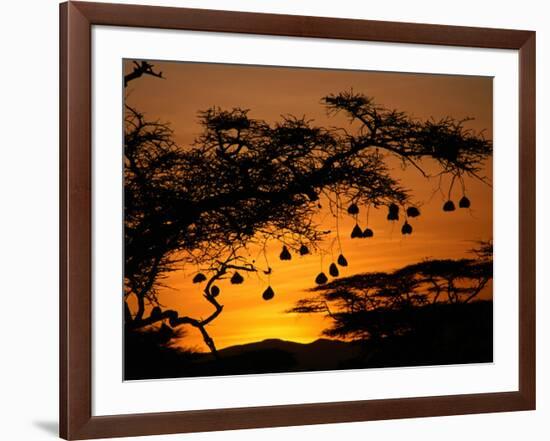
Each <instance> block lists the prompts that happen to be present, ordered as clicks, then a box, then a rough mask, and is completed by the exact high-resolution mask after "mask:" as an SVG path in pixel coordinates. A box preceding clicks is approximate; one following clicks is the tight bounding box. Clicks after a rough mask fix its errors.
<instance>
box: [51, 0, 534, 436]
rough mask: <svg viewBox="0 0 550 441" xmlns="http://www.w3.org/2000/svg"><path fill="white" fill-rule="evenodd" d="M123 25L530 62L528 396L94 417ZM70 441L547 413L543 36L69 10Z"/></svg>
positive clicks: (65, 392)
mask: <svg viewBox="0 0 550 441" xmlns="http://www.w3.org/2000/svg"><path fill="white" fill-rule="evenodd" d="M92 25H116V26H132V27H145V28H164V29H186V30H195V31H216V32H236V33H247V34H265V35H284V36H293V37H315V38H331V39H347V40H369V41H383V42H395V43H423V44H433V45H450V46H469V47H480V48H499V49H515V50H518V51H519V69H520V71H519V78H520V85H519V100H520V101H519V106H520V114H519V127H520V131H519V146H520V149H519V172H520V189H519V190H520V193H519V197H520V200H519V211H520V213H521V216H520V222H519V237H520V256H519V274H520V282H519V345H520V346H519V391H512V392H503V393H480V394H470V395H454V396H453V395H451V396H440V397H424V398H400V399H385V400H368V401H347V402H338V403H315V404H302V405H285V406H269V407H248V408H234V409H223V410H199V411H185V412H166V413H148V414H140V415H135V414H134V415H114V416H98V417H96V416H92V407H91V398H92V383H91V381H92V380H91V362H92V352H91V348H92V344H91V343H92V342H91V337H92V328H91V325H92V322H91V300H92V299H91V282H92V276H91V250H92V240H93V238H92V234H91V214H92V213H91V200H92V199H91V196H92V193H91V192H92V186H91V93H92V90H91V27H92ZM60 66H61V69H60V143H61V154H60V170H61V176H60V182H61V189H60V206H61V212H60V219H61V225H60V228H61V231H60V238H61V239H60V240H61V243H60V250H61V252H60V254H61V255H60V259H61V263H60V268H61V270H60V287H61V288H60V345H61V348H60V435H61V437H63V438H65V439H70V440H73V439H89V438H103V437H115V436H137V435H149V434H168V433H177V432H196V431H213V430H228V429H243V428H255V427H277V426H289V425H304V424H321V423H340V422H349V421H365V420H382V419H392V418H412V417H425V416H440V415H456V414H472V413H482V412H503V411H516V410H531V409H535V32H530V31H516V30H502V29H486V28H471V27H454V26H441V25H426V24H411V23H393V22H378V21H366V20H348V19H335V18H320V17H301V16H291V15H272V14H256V13H241V12H226V11H211V10H199V9H182V8H166V7H152V6H134V5H116V4H105V3H81V2H68V3H64V4H61V5H60Z"/></svg>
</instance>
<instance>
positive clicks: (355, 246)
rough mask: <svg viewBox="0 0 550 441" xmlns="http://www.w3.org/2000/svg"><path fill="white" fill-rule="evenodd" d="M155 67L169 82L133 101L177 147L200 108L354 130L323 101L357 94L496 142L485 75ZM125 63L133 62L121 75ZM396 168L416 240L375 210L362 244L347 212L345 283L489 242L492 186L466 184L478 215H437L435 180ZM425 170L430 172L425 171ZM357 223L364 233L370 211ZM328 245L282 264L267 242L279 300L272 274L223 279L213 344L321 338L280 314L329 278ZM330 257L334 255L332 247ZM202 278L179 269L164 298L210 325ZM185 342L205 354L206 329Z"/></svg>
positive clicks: (193, 130)
mask: <svg viewBox="0 0 550 441" xmlns="http://www.w3.org/2000/svg"><path fill="white" fill-rule="evenodd" d="M154 65H155V69H157V70H159V71H162V72H163V76H164V77H165V79H158V78H153V77H142V78H140V79H138V80H136V81H133V82H131V83H129V86H128V88H127V96H128V98H127V99H128V103H129V104H131V105H132V106H134V107H135V108H137V109H139V110H140V111H141V112H143V113H145V115H146V117H147V118H149V119H153V120H157V119H158V120H161V121H163V122H169V123H170V124H171V126H172V128H173V129H174V132H175V133H174V135H175V140H176V142H177V143H178V144H180V145H189V144H190V143H191V142H192V141H193V139H194V138H195V137H196V136H197V135H198V134H199V132H200V129H201V127H200V126H199V125H198V124H197V111H199V110H205V109H207V108H209V107H211V106H219V107H222V108H232V107H242V108H247V109H250V113H249V116H250V117H252V118H257V119H264V120H266V121H268V122H274V121H276V120H278V119H279V116H280V115H281V114H293V115H297V116H302V115H306V117H308V119H313V120H314V124H318V125H325V126H331V125H342V124H347V123H346V121H345V120H344V119H343V118H336V119H335V118H330V117H328V116H327V115H326V112H325V109H324V107H323V106H322V105H321V104H320V99H321V98H322V97H323V96H325V95H328V94H330V93H338V92H340V91H344V90H349V89H350V88H353V90H354V91H356V92H361V93H365V94H367V95H369V96H373V97H374V98H375V100H376V102H377V103H378V104H380V105H384V106H385V107H388V108H397V109H399V110H402V111H406V112H408V113H409V114H411V115H413V116H415V117H418V118H421V119H427V118H430V117H433V118H434V119H439V118H442V117H445V116H452V117H454V118H457V119H462V118H465V117H474V118H475V120H474V121H471V122H468V123H467V127H469V128H473V129H475V130H478V131H479V130H485V136H486V138H488V139H492V130H491V129H492V114H493V110H492V100H493V95H492V78H488V77H466V76H448V75H425V74H401V73H382V72H361V71H338V70H317V69H295V68H294V69H293V68H272V67H255V66H236V65H220V64H198V63H166V62H163V63H160V62H155V63H154ZM130 66H131V63H130V62H127V65H126V70H128V69H129V67H130ZM389 164H390V165H391V166H392V167H393V168H394V176H395V177H398V178H399V179H400V180H401V181H402V183H403V184H404V186H405V187H407V188H411V189H413V196H414V198H415V199H416V200H417V201H419V203H420V206H421V211H422V215H421V216H420V217H418V218H416V219H413V220H412V221H411V222H410V223H411V225H412V226H413V228H414V231H413V234H412V235H411V236H405V237H404V236H402V235H401V232H400V229H401V224H402V222H397V223H390V222H388V221H387V220H386V214H387V213H386V210H380V211H376V210H371V211H370V216H369V226H370V228H372V229H373V230H374V232H375V237H374V238H372V239H359V240H357V239H354V240H352V239H350V238H349V233H350V232H351V229H352V228H353V225H354V221H353V219H351V217H349V216H344V217H343V218H342V219H341V220H340V232H341V238H342V248H343V250H344V254H345V256H346V258H347V259H348V261H349V266H348V267H347V268H344V269H341V276H349V275H352V274H357V273H361V272H366V271H378V270H391V269H395V268H398V267H400V266H403V265H406V264H408V263H413V262H415V261H418V260H421V259H424V258H427V257H433V258H460V257H463V256H465V253H466V251H467V250H468V249H470V248H472V246H473V244H472V241H475V240H482V239H490V238H492V190H491V188H490V187H489V186H487V185H485V184H482V183H480V182H478V181H473V180H466V191H467V194H468V197H469V198H470V200H471V201H472V207H471V209H469V210H463V209H457V210H456V211H455V212H450V213H446V212H443V211H442V210H441V207H442V205H443V202H444V200H445V199H446V198H444V197H443V195H441V194H440V193H439V192H438V191H435V189H437V187H438V182H437V181H436V180H432V181H428V180H426V179H425V178H423V177H422V176H421V175H420V174H419V173H418V172H417V171H415V170H407V171H403V170H401V168H400V165H399V163H397V162H396V161H391V162H389ZM491 166H492V164H491V163H488V164H486V166H485V170H484V174H485V175H486V176H488V177H489V178H492V168H491ZM427 169H428V170H430V168H429V166H428V167H427ZM443 188H444V190H445V193H446V191H447V189H448V182H444V183H443ZM461 196H462V193H461V190H460V188H459V186H458V185H455V188H454V191H453V193H452V198H453V199H454V200H455V202H456V201H457V200H458V199H459V198H460V197H461ZM325 205H326V204H325ZM359 219H360V224H361V226H362V227H365V226H366V212H365V210H364V209H363V211H362V212H361V213H360V215H359ZM318 220H322V226H323V227H326V228H328V229H332V230H333V231H334V227H335V220H334V218H332V217H331V216H329V215H327V213H326V212H321V213H320V214H319V218H318ZM333 238H334V236H331V238H330V239H329V240H328V241H327V243H325V244H324V248H325V250H326V251H327V254H326V255H325V256H324V257H323V259H322V262H321V258H320V256H306V257H299V256H298V255H297V254H296V253H294V254H293V258H292V260H291V261H290V262H283V261H280V260H279V259H278V254H279V253H280V250H281V245H280V244H278V243H272V244H270V246H269V251H268V256H267V257H268V259H269V263H270V266H271V267H272V268H273V275H272V276H271V286H272V287H273V289H274V290H275V298H274V299H273V300H271V301H269V302H266V301H264V300H262V298H261V294H262V292H263V290H264V289H265V287H266V286H267V281H266V280H265V276H264V277H262V278H261V277H260V276H258V275H250V276H245V277H246V280H245V283H244V284H243V285H240V286H239V285H237V286H235V285H231V284H230V283H229V281H222V282H221V283H219V284H218V285H219V286H220V288H221V289H222V293H221V294H220V296H219V298H218V299H219V301H220V303H222V304H223V305H224V310H223V312H222V313H221V315H220V316H219V317H218V318H217V319H216V320H214V321H213V322H212V323H211V324H210V325H209V326H208V331H209V332H210V334H211V336H212V337H213V338H214V340H215V342H216V344H217V346H218V348H223V347H226V346H231V345H234V344H241V343H246V342H252V341H258V340H262V339H266V338H281V339H286V340H292V341H299V342H310V341H313V340H315V339H317V338H318V337H319V336H320V333H321V331H322V329H323V328H324V327H325V326H326V325H327V324H328V322H325V321H324V319H323V318H322V317H321V316H318V315H297V314H285V313H284V311H285V310H286V309H288V308H290V307H291V306H292V305H293V304H294V302H295V301H296V300H298V299H299V298H302V297H304V296H305V295H306V294H307V293H306V292H305V290H307V289H308V288H311V287H312V286H314V278H315V276H316V274H317V273H318V272H319V271H320V270H321V268H322V269H323V270H324V271H325V272H326V273H328V265H329V264H330V263H331V256H330V242H331V241H332V239H333ZM334 252H335V253H336V256H337V254H338V252H337V249H336V248H335V249H334ZM252 254H253V256H252V257H253V258H255V257H257V256H256V255H254V254H255V252H254V250H252ZM336 256H335V257H336ZM261 259H263V258H260V260H259V261H260V262H261ZM321 263H322V266H321ZM195 271H196V268H183V269H182V270H180V271H176V272H174V273H172V274H171V275H170V276H169V279H167V280H166V283H167V284H168V285H169V286H170V289H162V290H161V292H160V301H161V303H162V304H163V305H165V306H166V307H169V308H170V309H176V310H178V311H179V312H180V315H190V316H193V317H207V316H208V315H209V313H210V311H211V310H212V306H211V305H210V304H209V303H208V302H206V301H205V300H204V299H203V297H202V295H201V292H200V287H198V286H197V285H193V284H192V283H191V282H190V280H191V277H192V275H193V274H194V272H195ZM486 295H490V293H486ZM181 345H182V346H188V347H195V348H197V349H199V350H205V346H204V344H203V342H202V338H201V336H200V334H199V332H198V331H197V330H195V329H194V328H191V327H188V328H187V335H186V336H185V338H184V339H182V341H181Z"/></svg>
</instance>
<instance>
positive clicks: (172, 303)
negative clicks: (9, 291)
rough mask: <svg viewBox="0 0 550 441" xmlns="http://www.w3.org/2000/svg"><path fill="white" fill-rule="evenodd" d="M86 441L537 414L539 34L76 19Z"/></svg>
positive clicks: (80, 373)
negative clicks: (491, 414) (91, 440)
mask: <svg viewBox="0 0 550 441" xmlns="http://www.w3.org/2000/svg"><path fill="white" fill-rule="evenodd" d="M60 12H61V20H60V22H61V46H60V49H61V50H60V53H61V57H60V58H61V78H60V84H61V105H60V108H61V116H60V119H61V130H60V132H61V216H60V217H61V314H60V316H61V351H60V353H61V362H60V366H61V372H60V377H61V391H60V397H61V399H60V403H61V404H60V431H61V436H62V437H63V438H66V439H88V438H100V437H114V436H138V435H148V434H166V433H178V432H192V431H211V430H227V429H239V428H253V427H275V426H285V425H304V424H320V423H335V422H348V421H364V420H377V419H391V418H411V417H422V416H438V415H454V414H469V413H481V412H499V411H515V410H530V409H534V408H535V33H534V32H530V31H517V30H500V29H485V28H466V27H451V26H439V25H425V24H409V23H391V22H374V21H364V20H349V19H336V18H320V17H300V16H284V15H271V14H255V13H240V12H227V11H209V10H197V9H181V8H165V7H151V6H133V5H115V4H104V3H102V4H99V3H80V2H68V3H64V4H62V5H61V9H60Z"/></svg>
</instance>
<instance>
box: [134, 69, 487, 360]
mask: <svg viewBox="0 0 550 441" xmlns="http://www.w3.org/2000/svg"><path fill="white" fill-rule="evenodd" d="M143 63H145V62H135V64H134V70H133V71H132V72H131V73H129V74H128V75H126V76H125V85H128V83H129V82H130V81H133V80H135V79H136V78H139V77H140V76H143V75H153V76H155V77H162V74H160V73H157V72H155V70H154V67H153V66H152V65H151V64H149V63H146V64H143ZM322 104H323V105H324V106H326V108H327V111H328V112H329V114H335V113H339V112H343V113H344V114H345V115H346V116H348V117H349V119H350V120H351V122H352V124H350V125H349V127H347V128H345V127H342V128H326V127H318V126H315V125H314V124H313V123H312V122H311V121H308V120H307V119H305V118H296V117H294V116H284V117H282V119H281V120H280V121H279V122H276V123H274V124H269V123H267V122H265V121H262V120H258V119H253V118H251V117H250V116H249V111H248V110H246V109H241V108H233V109H231V110H222V109H219V108H210V109H208V110H206V111H203V112H200V114H199V118H200V124H201V125H202V127H203V133H202V135H201V136H200V137H198V139H197V140H196V141H195V142H194V143H193V144H192V145H191V146H185V147H183V146H178V145H176V144H175V143H174V141H173V137H172V135H173V134H172V131H171V129H170V128H169V126H168V125H167V124H163V123H161V122H151V121H147V120H146V118H145V117H144V115H143V114H141V113H140V112H138V111H137V110H136V109H133V108H131V107H129V106H126V121H125V146H124V159H125V182H124V185H125V187H124V188H125V220H124V226H125V293H124V295H125V311H126V315H125V319H126V326H127V329H128V330H132V329H133V330H135V329H141V328H144V327H146V326H148V325H151V324H153V323H157V322H160V321H164V322H168V323H169V324H170V326H172V327H177V326H179V325H191V326H194V327H196V328H197V329H198V330H199V331H200V332H201V334H202V336H203V339H204V341H205V343H206V345H207V346H208V348H209V349H210V351H211V352H212V353H213V354H214V356H217V351H216V346H215V343H214V341H213V339H212V338H211V337H210V335H209V334H208V332H207V329H206V326H207V325H208V324H209V323H211V322H212V321H213V320H214V319H215V318H216V317H217V316H218V315H219V314H220V313H221V312H222V310H223V305H222V304H221V303H220V302H219V301H218V298H219V297H218V296H219V294H220V288H219V287H218V286H217V285H216V284H215V283H216V282H217V281H219V280H222V279H227V278H230V280H231V283H242V282H243V280H244V279H243V277H242V275H241V273H252V272H257V271H264V272H265V273H266V274H268V273H270V272H271V268H269V267H267V268H261V267H259V266H258V265H257V264H256V263H255V262H254V261H250V260H249V259H248V258H247V257H246V256H247V255H248V254H247V253H246V251H247V249H248V248H249V247H250V246H252V245H255V246H262V247H265V245H266V243H267V242H268V241H270V240H275V241H279V242H280V243H281V244H282V245H283V251H282V253H281V259H283V260H288V259H289V258H290V257H291V255H290V251H289V250H299V252H300V254H305V253H309V252H315V251H316V250H317V249H318V248H317V246H318V245H317V244H318V243H319V241H320V240H321V239H322V238H323V237H324V236H325V235H326V234H327V232H326V231H322V230H321V229H320V228H319V226H318V225H316V223H315V222H314V218H313V217H314V215H315V213H317V212H318V211H319V209H320V198H327V199H328V200H329V201H330V203H331V206H332V207H335V209H336V212H337V214H338V213H339V210H341V209H342V207H343V206H346V205H349V212H350V213H354V212H357V211H358V206H359V205H365V206H373V207H374V208H378V207H384V206H388V207H389V209H390V214H389V215H388V219H390V220H392V219H397V218H398V214H397V213H398V211H399V207H403V208H405V207H406V206H407V205H409V211H408V212H409V214H410V215H411V216H414V215H417V214H419V213H418V210H416V208H414V207H413V208H414V210H416V212H414V210H413V211H410V210H411V207H410V204H412V200H411V196H410V194H409V190H408V189H406V188H405V187H403V186H401V184H400V182H399V181H398V180H396V179H395V178H393V177H392V176H391V174H390V170H389V169H388V166H387V163H386V161H387V159H388V158H389V157H390V156H393V157H397V158H399V159H401V160H402V161H403V166H404V167H414V168H415V169H417V170H418V171H419V172H420V173H422V175H423V176H425V177H428V176H429V175H428V173H427V172H426V171H425V169H424V167H423V166H424V165H425V162H424V161H425V160H426V159H429V160H431V161H433V162H435V164H437V165H438V170H439V172H438V173H439V174H440V175H450V176H452V177H453V179H452V183H453V182H454V181H455V179H458V180H461V181H462V180H463V177H464V176H470V177H474V178H477V179H482V180H483V179H484V178H483V176H480V171H481V168H482V163H483V161H484V160H485V159H486V158H488V157H489V156H490V155H491V152H492V144H491V142H490V141H488V140H486V139H484V137H483V135H482V134H480V133H475V132H472V131H470V130H468V129H466V128H465V126H464V122H465V121H457V120H454V119H452V118H446V119H444V120H441V121H432V120H429V121H419V120H415V119H413V118H411V117H409V116H408V115H406V114H405V113H402V112H398V111H396V110H390V109H386V108H384V107H381V106H379V105H377V104H375V102H374V100H373V99H372V98H370V97H367V96H365V95H363V94H358V93H355V92H353V91H348V92H342V93H339V94H336V95H329V96H326V97H324V98H323V99H322ZM352 127H353V128H354V130H353V133H351V132H350V130H351V128H352ZM452 183H451V185H452ZM352 209H353V210H352ZM403 228H404V229H403V230H402V231H403V232H404V234H408V233H410V231H409V230H407V228H408V227H405V226H404V227H403ZM367 237H368V235H367ZM342 257H343V256H342ZM344 260H345V259H344ZM182 264H192V265H195V266H196V267H198V268H200V272H199V273H198V274H197V275H196V276H195V278H194V282H197V283H201V282H205V285H204V288H203V289H202V295H203V297H204V299H205V300H206V301H207V302H209V303H210V304H211V305H212V306H213V311H212V313H211V314H210V315H209V316H208V317H206V318H203V319H198V318H193V317H189V316H180V315H179V314H178V312H177V311H174V310H170V309H163V307H162V305H160V304H159V301H158V298H157V289H158V288H159V287H160V286H162V284H163V279H164V278H165V277H166V275H167V273H169V272H170V271H173V270H175V269H176V268H177V267H178V265H182ZM323 275H324V274H323ZM324 280H325V281H326V276H325V279H324ZM317 281H318V283H322V282H323V280H322V278H319V277H318V279H317ZM269 290H271V287H269V289H268V290H266V292H265V293H264V299H266V300H268V299H270V298H272V297H273V291H272V290H271V291H269ZM131 296H134V297H135V300H136V301H137V310H136V312H135V313H132V312H131V310H130V308H129V306H128V303H127V301H128V300H129V298H130V297H131ZM146 305H150V313H149V314H148V316H146V309H147V308H146Z"/></svg>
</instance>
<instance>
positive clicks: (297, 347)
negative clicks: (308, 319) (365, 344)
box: [219, 338, 360, 370]
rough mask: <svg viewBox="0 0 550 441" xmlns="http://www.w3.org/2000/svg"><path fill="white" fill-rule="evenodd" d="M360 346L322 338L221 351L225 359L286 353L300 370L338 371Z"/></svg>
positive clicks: (274, 341) (272, 342)
mask: <svg viewBox="0 0 550 441" xmlns="http://www.w3.org/2000/svg"><path fill="white" fill-rule="evenodd" d="M359 349H360V348H359V345H358V344H356V343H348V342H345V341H341V340H330V339H326V338H320V339H318V340H315V341H314V342H311V343H297V342H293V341H286V340H280V339H276V338H272V339H267V340H263V341H259V342H254V343H248V344H243V345H236V346H230V347H227V348H224V349H222V350H220V351H219V352H220V356H221V357H223V358H232V357H239V356H242V355H243V354H249V353H254V352H256V353H261V354H264V355H265V354H266V353H268V352H278V353H282V352H285V353H287V354H290V355H291V356H292V358H293V359H294V361H295V364H296V367H297V368H298V369H299V370H312V369H313V370H324V369H337V368H338V367H340V364H341V362H342V361H347V360H350V359H352V358H354V357H357V356H358V355H359Z"/></svg>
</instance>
